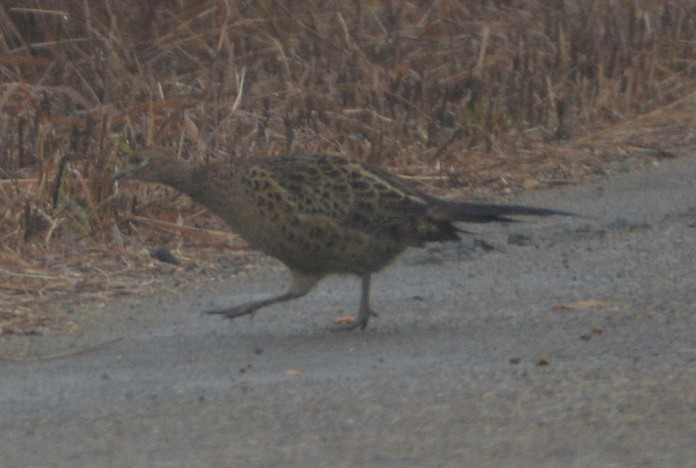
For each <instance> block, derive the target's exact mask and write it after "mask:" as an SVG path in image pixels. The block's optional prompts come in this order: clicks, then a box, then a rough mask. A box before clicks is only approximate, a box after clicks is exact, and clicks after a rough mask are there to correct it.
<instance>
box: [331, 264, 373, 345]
mask: <svg viewBox="0 0 696 468" xmlns="http://www.w3.org/2000/svg"><path fill="white" fill-rule="evenodd" d="M370 278H371V276H370V275H369V274H367V275H365V276H361V277H360V279H361V280H362V290H361V294H360V307H359V308H358V316H357V317H356V319H355V320H354V321H350V322H348V323H345V322H344V324H343V325H341V326H340V327H339V328H336V329H335V331H347V330H355V329H356V328H358V327H359V328H360V329H361V330H364V329H365V327H367V322H368V321H369V320H370V317H371V316H374V317H377V312H375V311H373V310H372V309H371V308H370Z"/></svg>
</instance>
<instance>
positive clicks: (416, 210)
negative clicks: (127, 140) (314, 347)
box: [114, 147, 571, 329]
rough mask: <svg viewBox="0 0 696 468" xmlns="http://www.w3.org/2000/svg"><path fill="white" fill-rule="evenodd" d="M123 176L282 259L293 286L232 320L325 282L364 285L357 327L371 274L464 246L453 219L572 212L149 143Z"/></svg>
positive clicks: (343, 167)
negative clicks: (199, 208)
mask: <svg viewBox="0 0 696 468" xmlns="http://www.w3.org/2000/svg"><path fill="white" fill-rule="evenodd" d="M114 177H115V178H122V177H128V178H135V179H139V180H143V181H148V182H159V183H164V184H167V185H170V186H172V187H174V188H175V189H177V190H178V191H180V192H183V193H185V194H187V195H189V196H190V197H191V198H192V199H193V200H194V201H196V202H198V203H200V204H201V205H203V206H205V207H206V208H208V209H209V210H210V211H212V212H213V213H215V214H216V215H217V216H219V217H220V218H222V220H223V221H225V222H226V223H227V224H228V225H229V226H230V227H232V229H234V230H235V231H236V232H237V233H238V234H239V235H241V236H242V237H243V238H244V239H245V240H246V241H247V242H248V243H249V244H250V245H251V246H252V247H253V248H255V249H258V250H260V251H262V252H264V253H266V254H267V255H270V256H272V257H275V258H277V259H278V260H280V261H281V262H283V263H284V264H285V265H286V266H287V267H288V268H289V269H290V272H291V274H292V282H291V285H290V287H289V289H288V290H287V291H286V292H285V293H283V294H280V295H276V296H272V297H268V298H266V299H263V300H259V301H253V302H249V303H245V304H242V305H237V306H234V307H230V308H225V309H221V310H211V311H209V312H208V313H210V314H219V315H223V316H225V317H227V318H230V319H232V318H235V317H240V316H242V315H247V314H252V313H253V312H255V311H256V310H258V309H260V308H262V307H266V306H269V305H271V304H277V303H280V302H285V301H289V300H291V299H295V298H298V297H301V296H304V295H305V294H307V293H308V292H309V291H310V290H311V289H312V288H313V287H314V285H316V284H317V283H318V282H319V280H321V279H322V278H323V277H324V276H326V275H329V274H332V273H349V274H354V275H357V276H359V277H360V278H361V279H362V294H361V297H360V307H359V309H358V317H357V321H356V322H355V326H359V327H360V328H361V329H364V328H365V327H366V326H367V323H368V321H369V319H370V316H371V315H377V314H375V313H374V312H373V311H372V309H371V308H370V278H371V275H372V273H374V272H376V271H379V270H381V269H382V268H384V267H385V266H387V265H388V264H389V263H390V262H391V261H392V260H393V259H394V258H396V256H397V255H399V254H400V253H401V252H402V251H404V250H405V249H406V248H408V247H411V246H422V245H424V244H425V243H426V242H443V241H457V240H459V233H462V232H465V231H462V230H461V229H459V228H457V227H456V226H455V224H454V223H489V222H510V221H514V219H512V218H510V217H509V216H515V215H518V216H526V215H531V216H550V215H571V213H568V212H565V211H558V210H552V209H546V208H535V207H528V206H520V205H499V204H482V203H467V202H460V201H454V200H445V199H440V198H436V197H432V196H430V195H427V194H425V193H423V192H422V191H421V190H419V189H418V188H417V187H416V186H414V185H413V184H411V183H410V182H408V181H406V180H403V179H401V178H399V177H397V176H395V175H394V174H391V173H389V172H387V171H385V170H382V169H378V168H374V167H370V166H369V165H367V164H364V163H360V162H352V161H349V160H347V159H344V158H342V157H340V156H335V155H327V154H292V155H281V156H272V157H267V158H264V159H259V160H248V161H247V160H239V161H234V162H231V161H228V162H217V163H212V164H197V165H196V164H190V163H188V162H186V161H184V160H183V159H181V158H179V157H177V156H176V154H175V153H174V151H173V150H170V149H166V148H161V147H147V148H143V149H141V150H138V151H135V152H133V153H132V154H130V155H129V156H128V157H127V160H126V161H125V165H124V167H123V168H122V169H121V170H120V171H117V172H116V174H115V175H114Z"/></svg>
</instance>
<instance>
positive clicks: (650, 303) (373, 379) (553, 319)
mask: <svg viewBox="0 0 696 468" xmlns="http://www.w3.org/2000/svg"><path fill="white" fill-rule="evenodd" d="M694 181H696V156H694V155H690V156H682V157H679V158H677V159H676V160H669V161H660V163H659V164H655V165H652V166H649V167H647V168H644V169H643V170H641V171H639V172H633V173H626V174H618V175H614V176H611V177H608V178H605V179H602V180H601V181H599V182H598V183H595V184H593V185H588V186H583V187H568V188H562V189H556V190H551V191H545V192H542V193H535V194H528V195H526V196H525V197H523V198H518V199H515V200H510V201H511V202H520V203H531V204H537V205H541V206H549V207H554V208H561V209H568V210H571V211H574V212H577V213H581V214H583V215H585V216H586V217H585V218H572V219H570V218H551V219H542V220H533V221H530V222H526V223H518V224H514V225H510V226H500V225H490V226H474V227H472V228H471V230H472V231H475V234H474V235H473V236H469V237H466V238H464V239H463V241H462V242H461V243H459V244H448V245H433V246H430V247H429V248H428V249H424V250H412V251H409V252H407V253H406V254H405V255H403V256H402V257H401V258H400V259H399V260H398V261H397V262H396V263H395V264H394V265H393V266H391V267H390V268H388V269H387V270H385V271H384V272H382V273H380V274H378V275H376V277H375V281H374V283H373V294H372V305H373V308H374V309H375V310H376V311H378V312H379V313H380V316H379V317H377V318H373V319H372V320H371V322H370V325H369V327H368V329H367V330H366V331H365V332H360V331H353V332H334V331H333V328H334V327H335V325H334V324H333V319H334V318H335V317H337V316H338V315H341V314H345V313H353V312H354V311H355V310H356V309H357V302H358V296H359V282H358V280H357V279H355V278H339V277H335V278H329V279H327V280H326V281H324V282H322V283H321V284H320V286H319V287H318V288H317V289H316V290H315V291H314V292H312V293H311V294H310V295H309V296H307V297H306V298H303V299H300V300H297V301H295V302H291V303H289V304H284V305H281V306H277V307H271V308H268V309H264V310H263V311H261V312H259V313H258V314H257V315H256V316H254V317H252V318H249V319H247V318H242V319H240V320H236V321H225V320H221V319H219V318H218V317H208V316H203V315H201V314H200V311H201V310H203V309H205V308H207V307H209V306H210V303H211V302H213V303H215V304H218V305H221V304H226V303H235V302H238V301H239V302H241V301H246V300H249V299H250V298H251V297H252V296H254V295H255V294H262V293H264V292H277V291H280V290H282V289H283V288H284V287H285V286H284V285H285V283H286V281H287V277H286V275H285V273H284V271H283V270H282V268H280V267H278V265H277V264H276V263H274V262H272V261H265V262H264V263H263V265H262V267H261V268H260V269H258V270H257V271H252V272H251V274H248V275H241V276H236V277H233V278H229V279H228V280H226V281H224V282H216V283H212V284H206V285H205V286H202V287H198V288H196V289H190V290H187V289H185V288H182V290H181V291H179V292H178V293H177V295H172V296H168V297H153V298H146V299H141V300H134V299H130V300H124V301H123V302H115V303H113V304H109V305H108V306H107V307H106V308H105V309H101V310H84V311H81V312H79V313H80V314H82V316H84V320H82V321H81V322H80V325H79V326H78V327H76V329H75V330H72V331H69V332H53V333H49V334H47V335H46V336H43V337H10V338H6V339H4V340H3V341H2V342H0V431H1V433H2V439H1V440H2V442H1V443H0V465H2V466H8V467H15V466H51V467H58V466H66V467H67V466H136V467H139V466H153V467H158V466H274V465H281V464H282V465H283V466H293V465H294V466H329V465H331V466H357V465H371V466H539V465H543V466H578V467H579V466H582V467H585V466H670V467H676V466H684V467H686V466H694V465H693V463H694V460H696V443H695V442H694V441H696V182H694ZM39 356H42V357H41V358H38V357H39ZM33 357H36V358H33Z"/></svg>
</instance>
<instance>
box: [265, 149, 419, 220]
mask: <svg viewBox="0 0 696 468" xmlns="http://www.w3.org/2000/svg"><path fill="white" fill-rule="evenodd" d="M260 167H261V168H262V169H264V170H266V171H268V172H269V173H270V174H271V178H272V179H273V180H274V182H275V183H276V184H277V185H278V187H279V188H280V189H282V190H283V191H284V193H283V196H284V197H285V198H286V200H287V201H288V202H289V204H291V205H292V206H293V208H294V209H296V210H297V211H298V212H299V213H303V214H308V215H316V216H326V217H329V218H331V219H333V220H334V221H336V222H338V223H345V224H347V225H350V226H351V227H355V228H358V229H363V230H368V231H380V230H382V231H384V230H393V229H395V227H398V228H403V225H404V223H408V222H413V221H414V220H415V219H416V218H418V217H419V216H422V215H423V214H424V213H426V211H427V209H428V197H427V196H426V195H424V194H423V193H422V192H420V191H419V190H418V189H417V188H416V187H414V186H412V185H411V184H409V183H408V182H407V181H404V180H402V179H399V178H398V177H396V176H394V175H392V174H389V173H388V172H386V171H382V170H379V169H374V168H370V167H368V166H366V165H363V164H360V163H355V162H351V161H348V160H346V159H344V158H342V157H340V156H332V155H321V154H315V155H291V156H279V157H275V158H268V159H265V160H263V161H262V162H261V163H260Z"/></svg>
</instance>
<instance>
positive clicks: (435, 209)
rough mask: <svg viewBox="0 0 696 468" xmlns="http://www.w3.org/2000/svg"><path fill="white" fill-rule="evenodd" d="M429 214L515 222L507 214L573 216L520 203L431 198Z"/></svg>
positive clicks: (440, 217) (475, 219)
mask: <svg viewBox="0 0 696 468" xmlns="http://www.w3.org/2000/svg"><path fill="white" fill-rule="evenodd" d="M429 214H430V216H432V217H433V218H436V219H446V220H449V221H462V222H469V223H491V222H505V223H509V222H515V219H513V218H510V217H509V216H575V215H574V214H573V213H570V212H568V211H561V210H551V209H548V208H536V207H532V206H522V205H497V204H489V203H467V202H457V201H451V200H440V199H435V200H433V204H432V206H431V207H430V209H429Z"/></svg>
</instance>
